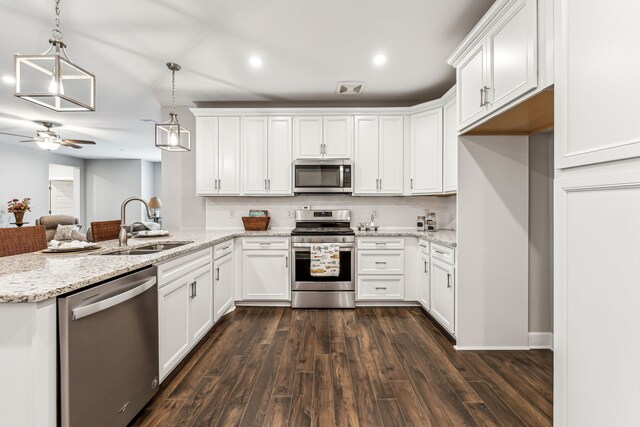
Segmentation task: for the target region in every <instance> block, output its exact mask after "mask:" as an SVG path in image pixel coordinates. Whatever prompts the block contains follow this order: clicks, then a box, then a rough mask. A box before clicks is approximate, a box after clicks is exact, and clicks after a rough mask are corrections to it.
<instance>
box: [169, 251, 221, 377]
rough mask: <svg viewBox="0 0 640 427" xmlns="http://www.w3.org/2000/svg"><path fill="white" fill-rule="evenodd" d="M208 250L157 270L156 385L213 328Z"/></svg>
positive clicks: (210, 260)
mask: <svg viewBox="0 0 640 427" xmlns="http://www.w3.org/2000/svg"><path fill="white" fill-rule="evenodd" d="M212 273H213V267H212V257H211V249H206V250H203V251H199V252H196V253H193V254H188V255H185V256H184V257H181V258H178V259H175V260H171V261H169V262H167V263H164V264H161V265H160V266H158V338H159V355H158V356H159V362H160V381H162V380H164V379H165V378H166V377H167V375H169V373H170V372H171V371H172V370H173V368H175V367H176V365H177V364H178V363H179V362H180V361H181V360H182V358H183V357H184V356H186V355H187V353H189V351H190V350H191V348H193V346H194V345H195V344H196V343H197V342H198V341H199V340H200V339H201V338H202V337H203V336H204V335H205V334H206V333H207V331H208V330H209V329H210V328H211V326H213V280H212V279H213V274H212Z"/></svg>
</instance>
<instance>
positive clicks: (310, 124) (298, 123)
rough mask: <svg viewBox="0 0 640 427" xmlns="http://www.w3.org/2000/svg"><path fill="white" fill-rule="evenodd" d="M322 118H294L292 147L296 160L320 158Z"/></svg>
mask: <svg viewBox="0 0 640 427" xmlns="http://www.w3.org/2000/svg"><path fill="white" fill-rule="evenodd" d="M322 126H323V124H322V117H294V119H293V145H294V155H295V158H296V159H321V158H322V151H323V150H322V149H323V147H322V144H323V142H322Z"/></svg>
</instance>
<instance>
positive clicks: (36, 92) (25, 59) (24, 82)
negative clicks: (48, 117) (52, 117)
mask: <svg viewBox="0 0 640 427" xmlns="http://www.w3.org/2000/svg"><path fill="white" fill-rule="evenodd" d="M55 14H56V17H55V20H54V23H55V28H54V29H53V31H52V32H51V35H52V38H51V39H49V43H50V44H51V47H50V48H49V50H47V51H46V52H44V53H43V54H41V55H19V54H18V55H15V57H14V62H15V73H16V75H15V79H16V90H15V93H14V95H15V96H17V97H19V98H22V99H26V100H27V101H31V102H34V103H36V104H38V105H42V106H43V107H47V108H50V109H52V110H54V111H95V109H96V78H95V76H94V75H93V74H91V73H90V72H88V71H86V70H84V69H83V68H81V67H79V66H78V65H76V64H74V63H73V62H72V61H71V60H70V59H69V57H68V56H67V52H66V51H65V48H66V47H67V45H66V44H65V43H64V41H63V40H62V31H60V0H56V7H55Z"/></svg>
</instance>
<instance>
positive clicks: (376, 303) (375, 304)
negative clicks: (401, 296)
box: [356, 301, 420, 307]
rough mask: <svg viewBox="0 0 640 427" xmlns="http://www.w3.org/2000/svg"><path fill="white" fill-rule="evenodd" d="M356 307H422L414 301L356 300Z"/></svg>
mask: <svg viewBox="0 0 640 427" xmlns="http://www.w3.org/2000/svg"><path fill="white" fill-rule="evenodd" d="M356 307H420V304H419V303H417V302H413V301H356Z"/></svg>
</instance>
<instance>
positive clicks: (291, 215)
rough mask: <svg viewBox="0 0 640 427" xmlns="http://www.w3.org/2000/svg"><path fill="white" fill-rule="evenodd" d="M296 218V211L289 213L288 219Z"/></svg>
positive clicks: (289, 211)
mask: <svg viewBox="0 0 640 427" xmlns="http://www.w3.org/2000/svg"><path fill="white" fill-rule="evenodd" d="M295 216H296V211H293V210H291V209H289V210H288V211H287V218H295Z"/></svg>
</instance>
